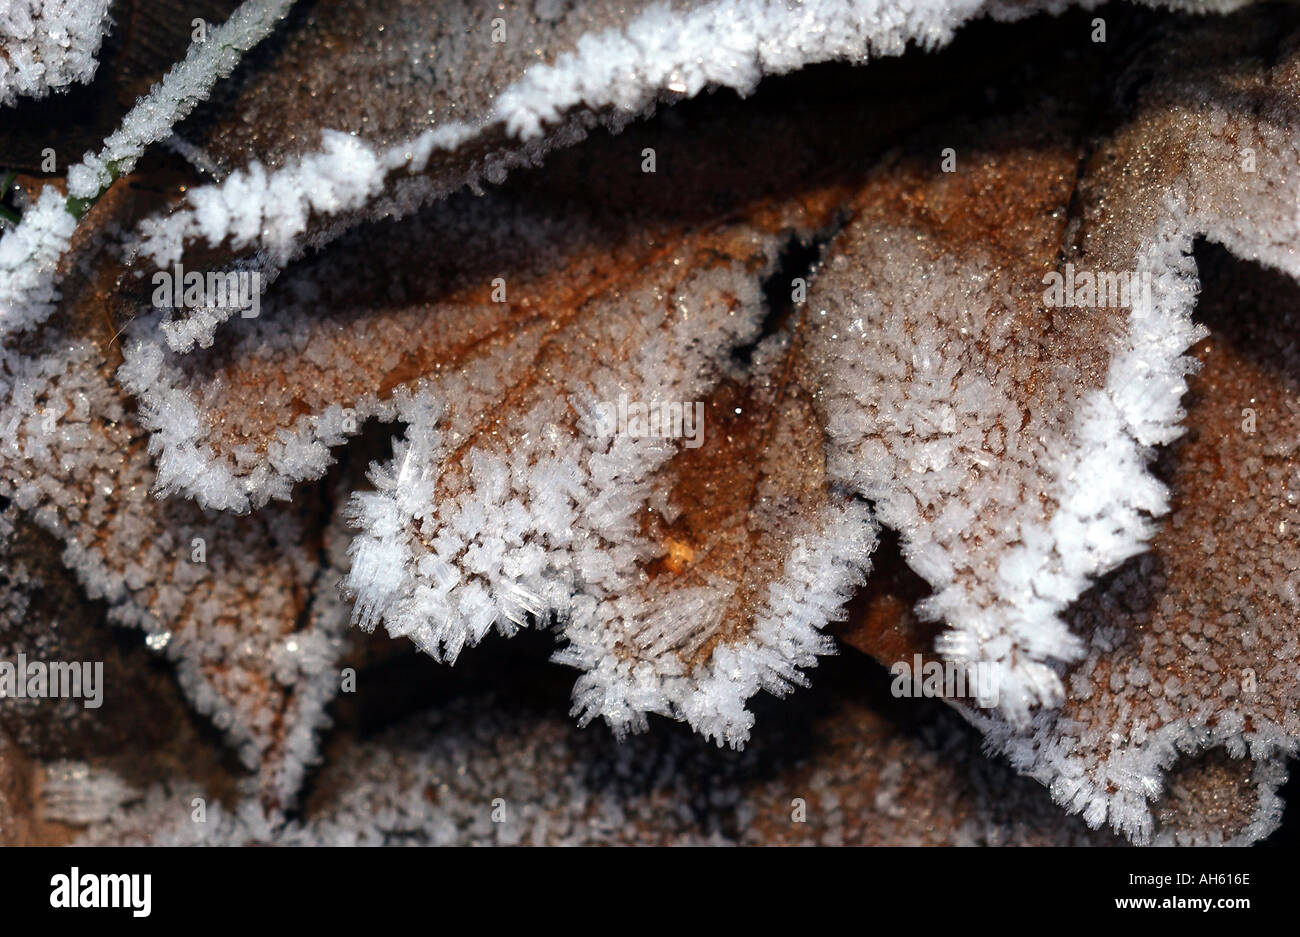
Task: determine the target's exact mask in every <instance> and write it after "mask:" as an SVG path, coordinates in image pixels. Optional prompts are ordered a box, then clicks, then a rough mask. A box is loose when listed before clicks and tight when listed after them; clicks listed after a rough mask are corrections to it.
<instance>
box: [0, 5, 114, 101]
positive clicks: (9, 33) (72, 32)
mask: <svg viewBox="0 0 1300 937" xmlns="http://www.w3.org/2000/svg"><path fill="white" fill-rule="evenodd" d="M108 7H109V0H4V3H2V4H0V107H9V106H11V105H13V104H14V103H15V102H16V101H17V99H18V98H20V97H36V98H39V97H44V96H45V95H47V94H49V93H50V92H51V91H63V90H64V89H66V88H67V87H68V86H69V85H73V84H78V83H84V82H88V81H90V79H91V78H92V77H94V75H95V69H96V68H98V67H99V62H98V61H97V60H96V59H95V56H96V55H97V54H98V53H99V45H100V43H101V42H102V41H103V39H104V34H105V33H106V32H108V27H109V24H110V22H111V21H110V19H109V15H108Z"/></svg>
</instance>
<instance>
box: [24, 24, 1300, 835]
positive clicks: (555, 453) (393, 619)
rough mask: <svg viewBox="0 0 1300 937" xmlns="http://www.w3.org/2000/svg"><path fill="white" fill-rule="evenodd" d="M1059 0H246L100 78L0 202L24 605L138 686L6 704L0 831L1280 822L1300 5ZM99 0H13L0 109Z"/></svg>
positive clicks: (968, 831)
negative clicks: (1082, 276) (691, 428)
mask: <svg viewBox="0 0 1300 937" xmlns="http://www.w3.org/2000/svg"><path fill="white" fill-rule="evenodd" d="M134 6H135V7H138V9H135V8H133V9H132V11H131V15H132V16H133V17H137V18H141V19H142V21H146V22H147V21H148V20H149V18H150V17H154V18H163V17H169V16H176V15H177V13H176V11H175V9H174V8H173V6H171V5H170V4H168V3H165V2H161V0H159V2H157V3H155V4H152V5H151V4H150V3H148V2H141V3H138V4H135V5H134ZM1083 6H1085V7H1087V8H1088V9H1087V10H1086V11H1079V10H1072V9H1070V8H1069V5H1068V4H1065V3H1060V2H1055V0H1052V2H1023V3H1022V2H1010V0H996V2H983V0H966V2H951V0H803V2H786V0H778V2H767V0H749V2H741V0H675V2H670V3H663V2H657V3H640V2H638V3H630V4H629V3H612V2H605V0H591V2H566V0H537V2H521V3H507V4H501V5H483V4H478V3H471V2H468V0H466V2H461V0H453V2H449V3H439V4H421V3H409V2H398V0H376V2H365V3H363V2H360V0H358V2H340V3H330V4H317V5H311V6H307V7H303V8H298V9H295V8H294V7H293V4H292V3H291V0H244V2H242V3H239V4H236V3H233V2H231V3H228V4H227V7H228V9H229V18H228V19H227V20H226V21H225V22H224V23H217V24H211V26H210V28H205V29H204V30H202V31H201V33H202V34H201V35H196V37H195V39H194V41H193V44H192V45H191V47H190V49H189V51H188V52H187V53H186V54H185V55H184V57H183V58H181V59H180V60H179V61H176V62H175V63H171V62H168V63H165V64H164V65H162V66H159V67H158V69H157V73H156V75H154V79H155V80H154V83H153V86H152V88H151V89H150V90H148V91H147V92H146V93H142V94H139V95H134V94H133V95H128V96H127V97H129V100H125V101H122V100H121V99H120V97H114V96H113V92H112V89H111V85H112V81H113V79H112V77H111V76H110V77H109V78H107V79H104V78H102V77H101V79H99V80H97V81H96V82H95V83H94V84H93V85H89V86H86V87H84V88H80V89H74V90H71V91H68V92H67V93H66V94H65V95H63V96H62V97H61V98H60V99H59V102H60V106H61V107H70V108H72V110H68V111H65V112H64V113H72V114H74V115H75V114H76V113H77V111H76V108H78V107H80V108H85V109H87V110H89V109H95V110H96V112H97V113H102V112H103V109H105V108H112V107H114V106H116V107H117V117H118V119H119V121H120V125H119V126H118V129H117V130H115V131H114V132H112V133H110V134H108V135H107V136H106V137H105V138H104V139H103V141H102V143H101V144H99V145H98V146H95V147H92V148H91V149H89V150H86V151H84V152H77V151H75V150H73V151H70V152H63V151H62V150H60V147H61V146H62V144H61V142H60V140H61V139H69V140H70V139H74V138H75V137H73V136H72V135H71V133H70V131H71V129H72V128H68V127H60V126H57V125H55V124H54V123H53V122H52V123H51V124H50V126H49V135H50V145H51V147H53V148H54V149H55V151H56V152H57V154H58V160H57V165H58V167H59V169H58V171H56V172H54V173H51V172H50V171H49V169H48V168H39V171H38V166H36V165H26V164H23V163H22V162H21V159H20V158H19V157H14V158H15V159H16V160H18V163H17V164H16V165H15V166H14V167H13V168H14V170H15V171H16V173H17V177H16V178H17V181H16V183H15V185H14V187H13V189H12V191H9V192H5V193H0V194H2V195H3V196H4V198H5V200H6V206H7V205H10V204H12V205H13V209H12V210H11V209H9V208H6V213H8V214H13V215H15V216H20V217H16V220H12V221H7V222H5V223H4V227H3V232H2V233H0V342H2V344H0V560H2V561H3V571H2V572H3V575H2V578H0V655H10V656H13V655H16V654H18V653H20V652H21V653H24V654H26V655H27V656H28V657H35V656H41V657H44V658H48V659H85V658H94V659H101V660H106V664H107V666H106V673H107V674H108V677H107V679H108V686H107V689H106V698H105V704H104V707H103V710H102V712H100V713H98V714H96V715H93V716H92V715H89V714H87V713H86V712H83V711H79V710H77V709H76V707H75V706H73V705H72V702H73V701H58V702H51V703H49V705H48V706H45V704H41V705H39V706H38V705H35V704H34V702H33V701H26V702H25V703H22V704H21V705H20V701H18V700H8V699H0V840H3V841H7V842H63V841H69V840H72V839H78V838H79V839H80V840H82V841H85V842H102V843H111V842H152V843H199V842H224V843H278V844H307V843H366V844H380V843H401V842H418V843H463V842H474V843H503V844H507V843H509V844H512V843H533V844H542V843H619V842H629V843H630V842H656V843H723V842H729V843H730V842H735V843H771V842H820V843H826V844H836V843H986V844H1003V843H1062V842H1090V843H1103V842H1110V841H1112V840H1113V839H1114V838H1115V837H1122V838H1124V839H1126V840H1127V841H1130V842H1134V843H1142V844H1145V843H1151V842H1164V843H1225V842H1241V843H1245V842H1253V841H1256V840H1259V839H1262V838H1265V837H1267V836H1268V835H1270V834H1271V833H1272V832H1273V831H1274V830H1275V829H1276V828H1277V826H1278V824H1279V823H1280V820H1281V811H1282V804H1281V800H1280V797H1279V793H1278V792H1279V789H1280V788H1281V786H1282V784H1283V783H1284V782H1285V780H1286V763H1287V759H1288V758H1290V757H1292V756H1294V754H1295V753H1296V747H1297V739H1298V738H1300V724H1298V723H1297V718H1298V717H1297V703H1298V702H1300V690H1298V689H1297V688H1298V687H1300V634H1298V632H1297V629H1296V624H1295V622H1296V606H1297V603H1300V573H1298V572H1297V570H1300V547H1298V546H1297V544H1296V541H1295V536H1296V530H1297V529H1300V528H1297V524H1300V517H1297V516H1295V515H1296V505H1297V499H1300V494H1297V490H1298V487H1300V448H1298V447H1300V405H1297V404H1296V402H1295V401H1296V400H1297V391H1298V390H1300V387H1298V386H1296V385H1300V356H1298V355H1297V352H1296V348H1297V347H1300V342H1298V341H1297V339H1300V319H1298V318H1297V315H1300V314H1297V312H1296V311H1295V310H1296V309H1297V308H1298V307H1297V303H1296V300H1297V299H1298V298H1300V283H1298V282H1297V281H1300V260H1297V255H1296V244H1297V243H1300V208H1298V207H1297V206H1300V16H1298V15H1297V14H1296V13H1295V12H1294V11H1292V10H1291V9H1290V8H1278V7H1274V6H1270V5H1262V6H1253V5H1249V4H1243V3H1240V2H1234V0H1224V2H1204V0H1192V2H1186V3H1160V4H1117V5H1113V6H1108V7H1103V8H1095V7H1094V5H1093V4H1090V3H1089V4H1083ZM1170 8H1172V9H1170ZM124 15H125V11H122V10H119V9H118V6H117V5H113V6H112V7H111V8H110V5H109V4H108V3H107V2H104V3H80V4H63V3H55V2H48V3H35V2H18V0H15V2H12V3H8V4H6V5H4V6H0V38H3V41H4V45H3V46H0V106H5V107H12V106H13V105H14V104H15V99H16V97H17V96H20V95H21V96H27V97H31V96H40V95H42V94H44V93H46V92H47V91H49V90H54V89H63V88H65V87H66V86H68V85H69V84H71V83H73V82H86V81H88V80H89V78H90V77H91V76H92V75H93V74H94V72H95V57H96V55H97V54H98V51H99V49H100V46H101V41H103V42H104V43H106V45H105V48H106V49H110V50H111V54H112V55H126V54H129V52H130V50H129V48H128V49H127V50H126V51H125V52H124V51H123V44H126V45H128V46H129V43H130V42H131V39H130V35H129V34H128V35H116V34H115V33H114V31H113V30H114V29H115V24H116V23H117V21H118V19H120V18H122V17H123V16H124ZM1098 22H1101V23H1103V24H1104V26H1105V36H1104V38H1103V39H1101V40H1099V39H1098V38H1097V28H1098V27H1097V23H1098ZM106 33H107V38H106V36H105V34H106ZM78 96H80V97H78ZM115 102H116V103H115ZM22 106H23V107H26V108H32V107H37V106H44V105H38V104H37V103H31V102H29V103H27V104H24V105H22ZM17 132H19V131H14V132H11V131H8V130H6V129H5V128H4V125H2V124H0V176H4V175H7V173H5V172H3V170H6V169H8V168H9V167H7V166H5V165H4V164H3V161H4V160H5V159H6V158H7V156H6V153H8V152H15V153H16V152H19V150H17V149H15V143H14V141H13V140H12V139H10V137H13V136H14V135H15V134H16V133H17ZM22 132H26V131H22ZM61 133H62V134H64V135H65V136H64V137H60V134H61ZM7 135H8V136H7ZM69 145H70V144H69ZM65 149H66V147H65ZM1067 270H1068V271H1070V277H1071V278H1072V277H1073V276H1074V271H1086V272H1088V273H1089V278H1088V281H1087V282H1088V287H1087V288H1088V292H1087V293H1086V294H1080V295H1079V296H1075V295H1071V296H1070V297H1069V301H1066V302H1062V301H1059V299H1058V300H1053V299H1052V298H1051V296H1050V291H1046V290H1045V284H1047V283H1050V282H1051V281H1052V277H1053V276H1056V277H1058V278H1059V277H1060V276H1061V275H1062V274H1063V273H1064V272H1065V271H1067ZM182 271H190V272H192V273H197V274H200V276H199V277H198V282H197V285H194V286H190V285H189V283H188V281H186V282H185V285H184V290H183V293H184V302H183V303H181V304H179V305H177V304H175V303H171V302H168V303H158V302H157V301H156V299H155V298H154V296H155V284H156V283H157V282H158V281H157V276H158V275H159V274H164V275H167V276H171V275H175V276H177V277H183V274H182ZM206 274H213V276H210V277H209V276H205V275H206ZM1093 275H1095V276H1096V279H1095V280H1094V279H1093ZM248 277H251V278H252V281H251V282H252V283H253V284H254V287H253V288H254V289H257V290H258V291H259V298H258V302H257V304H256V305H255V309H256V310H257V314H256V315H251V314H249V309H248V308H242V309H241V308H236V306H234V305H233V304H232V303H231V302H230V301H229V299H230V295H231V293H230V292H229V291H225V290H223V291H222V292H223V293H224V296H223V295H218V293H217V292H216V291H214V290H213V289H212V284H213V283H214V282H225V279H224V278H229V282H232V283H233V282H236V281H238V280H239V278H248ZM1103 277H1105V278H1107V279H1108V280H1109V282H1112V283H1118V282H1119V281H1120V279H1121V278H1123V279H1124V282H1125V283H1126V284H1127V283H1129V282H1131V283H1132V284H1133V288H1132V290H1131V291H1130V292H1128V293H1126V294H1125V299H1124V300H1123V301H1110V300H1104V301H1101V302H1097V301H1096V296H1097V289H1098V287H1099V285H1100V283H1101V282H1102V279H1103ZM241 282H242V281H241ZM1070 282H1071V283H1073V280H1072V279H1071V280H1070ZM1113 299H1114V297H1113V296H1112V297H1111V300H1113ZM627 401H632V402H633V403H634V404H636V405H637V406H640V407H643V408H648V409H652V410H656V412H658V411H659V410H663V411H664V412H671V408H672V407H674V406H676V407H677V408H678V412H681V411H682V409H683V408H690V409H689V412H691V413H694V412H696V409H695V408H697V407H698V412H700V413H702V414H703V421H702V423H701V424H700V426H699V427H698V428H699V429H700V430H701V435H699V436H698V437H697V438H695V439H694V440H691V441H690V444H688V440H687V439H686V438H684V436H683V435H682V434H680V433H678V434H673V433H662V432H631V431H628V430H627V428H626V427H620V428H619V429H618V430H617V431H613V432H611V431H610V427H609V416H610V414H611V412H614V411H615V410H618V408H619V407H621V406H622V407H625V406H626V402H627ZM110 628H112V629H117V630H115V631H110V630H109V629H110ZM507 638H508V639H511V640H509V641H506V640H503V639H507ZM837 651H838V652H840V656H839V658H838V659H837V660H836V661H834V662H832V663H830V664H827V663H825V662H822V663H819V661H823V659H824V658H826V657H827V656H828V655H832V654H835V653H836V652H837ZM914 654H925V655H931V656H934V657H935V658H936V659H939V660H941V661H944V662H947V663H948V664H950V665H952V666H953V667H955V668H956V669H957V670H959V671H961V672H967V671H969V672H971V673H974V672H975V671H976V670H977V669H979V668H983V670H982V671H981V672H986V673H991V674H992V675H993V676H994V677H995V678H996V685H997V688H998V697H997V700H996V703H995V705H993V706H991V707H986V708H980V707H979V706H976V705H975V702H974V701H973V700H970V699H965V698H959V697H952V698H949V699H947V700H931V701H912V700H897V699H893V698H892V697H890V695H889V693H888V692H887V689H888V686H889V678H888V677H887V676H886V674H885V670H884V669H881V668H880V667H879V666H878V665H879V664H883V665H884V667H885V668H889V667H890V666H891V665H893V664H894V663H895V662H896V661H899V660H911V659H912V657H913V655H914ZM159 657H161V658H164V659H165V660H167V661H169V662H170V663H171V665H172V666H171V669H170V671H167V670H162V669H160V668H159V667H158V665H157V660H158V658H159ZM548 658H549V659H548ZM873 660H874V662H873ZM823 674H825V677H824V679H821V680H819V677H820V676H821V675H823ZM557 680H559V681H560V683H561V684H567V692H566V688H565V687H564V686H559V687H557V685H556V684H557ZM810 685H811V688H810ZM796 688H801V689H800V692H798V693H793V692H792V691H793V690H795V689H796ZM778 700H779V702H778ZM557 701H558V706H559V709H558V710H557V709H556V706H557ZM42 707H44V708H42ZM142 713H148V714H149V715H148V717H147V718H145V719H144V720H143V721H144V722H148V723H149V725H148V727H143V728H142V725H141V723H142V718H141V714H142ZM673 721H676V722H681V723H684V724H685V725H686V726H687V727H688V728H689V729H690V730H693V733H687V732H685V731H681V732H679V731H676V730H675V729H674V728H673V727H672V726H671V725H670V724H669V723H671V722H673ZM207 724H210V725H211V726H215V727H216V729H218V730H219V733H220V736H221V738H222V741H223V744H224V745H225V746H227V747H228V748H229V749H230V750H233V751H234V752H235V753H236V754H237V755H238V759H237V761H238V767H235V766H233V765H232V764H231V762H230V761H229V760H228V759H225V758H224V757H223V754H224V753H223V751H222V750H221V749H220V748H219V747H218V746H217V745H215V744H213V743H212V742H211V740H210V738H209V733H207V732H206V728H207ZM602 726H603V728H602ZM379 729H382V731H377V730H379ZM327 738H328V739H329V740H330V744H329V746H324V745H323V742H324V740H325V739H327ZM323 751H328V752H329V755H328V757H325V756H324V755H323V754H322V752H323ZM985 752H987V753H989V754H985ZM37 792H39V794H38V793H37ZM702 792H704V793H702ZM199 793H201V795H202V796H203V797H204V798H205V799H207V800H208V801H210V810H209V816H208V819H207V820H206V821H204V822H202V823H196V822H194V818H193V812H192V810H191V803H192V800H193V798H194V797H195V796H196V795H197V794H199ZM498 802H499V803H498ZM791 803H799V804H802V807H799V808H798V809H799V810H804V811H806V813H807V816H806V817H804V818H801V820H800V821H799V822H797V823H793V824H792V822H791V816H790V805H791ZM805 821H806V822H805Z"/></svg>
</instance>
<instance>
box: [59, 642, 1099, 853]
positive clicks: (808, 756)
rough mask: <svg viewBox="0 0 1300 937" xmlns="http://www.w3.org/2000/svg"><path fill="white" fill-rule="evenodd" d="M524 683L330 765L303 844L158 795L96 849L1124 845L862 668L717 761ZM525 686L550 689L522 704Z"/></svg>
mask: <svg viewBox="0 0 1300 937" xmlns="http://www.w3.org/2000/svg"><path fill="white" fill-rule="evenodd" d="M484 656H485V657H487V658H491V657H492V656H493V652H487V651H486V650H485V651H484ZM493 663H494V665H496V666H499V665H500V664H501V663H503V661H501V660H499V659H498V660H495V661H494V662H493ZM513 666H514V673H515V676H516V678H517V679H516V681H515V682H514V683H513V684H512V687H511V688H498V689H496V690H492V689H490V688H489V689H480V690H475V691H472V692H462V695H461V696H460V697H459V698H458V700H457V701H454V702H451V703H449V704H447V705H445V706H443V707H440V708H439V709H437V710H434V711H431V712H429V713H427V714H425V715H422V716H419V717H417V718H414V719H411V720H408V721H406V722H404V723H402V724H399V725H397V726H395V727H393V728H391V729H389V730H388V731H386V732H385V733H383V734H382V735H381V736H379V737H376V738H373V739H370V740H367V741H362V742H356V741H353V742H349V743H348V744H346V745H345V746H343V747H341V748H339V749H338V750H335V751H332V752H331V757H330V758H329V760H328V766H327V767H326V769H324V771H323V772H322V774H321V775H320V777H319V778H318V779H317V781H316V782H315V784H314V786H313V791H312V794H311V796H310V797H309V798H308V801H307V803H306V804H305V805H304V810H303V814H302V818H301V820H299V821H295V822H294V823H292V824H290V825H288V826H286V827H280V828H275V827H272V826H269V825H267V824H265V822H264V818H262V817H261V816H260V815H259V814H257V813H256V812H255V811H252V810H248V809H245V810H243V811H242V812H241V811H232V810H229V809H224V808H220V807H218V808H216V809H214V810H212V811H210V812H209V817H208V823H207V824H203V825H199V824H194V823H190V822H182V818H183V817H184V812H183V808H184V807H185V805H186V803H187V801H185V800H184V792H185V791H186V790H189V789H188V788H184V787H177V788H175V789H170V790H169V789H165V788H162V787H160V788H159V789H158V790H156V791H153V792H151V793H150V794H149V795H148V796H147V797H146V798H144V799H143V800H142V801H140V802H138V803H136V804H134V805H132V806H131V807H130V809H128V810H126V811H123V812H122V814H120V815H119V816H118V818H117V819H116V820H115V822H113V823H111V824H106V825H104V826H101V827H99V828H97V829H93V830H89V831H87V832H86V833H85V834H84V835H83V838H82V839H81V841H82V842H99V843H139V842H153V843H177V844H188V843H195V842H205V843H241V844H242V843H268V842H269V843H276V844H281V845H291V844H332V845H344V844H349V845H350V844H365V845H385V844H387V845H397V844H408V845H416V844H431V845H433V844H442V845H450V844H458V845H471V844H483V845H486V844H519V845H584V844H585V845H602V844H607V845H614V844H657V845H688V844H695V845H710V844H712V845H727V844H739V845H756V844H763V843H781V844H788V845H816V844H821V845H1029V844H1037V845H1064V844H1111V843H1114V842H1116V840H1115V839H1114V838H1113V837H1110V836H1109V835H1107V834H1106V833H1098V832H1093V831H1089V830H1088V829H1087V828H1086V827H1085V826H1084V825H1083V823H1082V822H1080V821H1079V820H1078V818H1075V817H1065V816H1064V815H1063V814H1062V813H1061V812H1060V811H1059V810H1058V809H1057V808H1056V807H1055V806H1054V805H1053V804H1052V803H1051V801H1050V798H1049V797H1048V796H1047V793H1046V792H1045V791H1043V790H1042V788H1041V787H1039V786H1038V785H1037V784H1035V783H1034V782H1032V781H1030V780H1028V779H1025V778H1019V777H1017V776H1016V775H1015V774H1014V773H1013V772H1011V771H1010V769H1008V768H1007V767H1006V766H1005V765H1001V764H998V763H996V762H993V761H990V760H988V759H987V758H984V757H983V756H982V755H981V753H980V751H979V740H978V736H977V735H975V734H974V733H972V732H971V731H970V730H969V728H967V727H964V726H962V725H961V723H960V720H958V719H957V718H956V717H955V716H953V715H951V714H949V713H945V712H942V711H941V707H935V706H934V705H933V704H929V708H926V707H925V706H923V707H921V708H916V707H913V706H910V705H907V706H903V705H900V704H898V703H894V702H893V701H890V700H889V699H888V698H887V697H885V698H883V699H882V698H881V697H880V696H879V695H876V694H873V693H872V692H871V691H869V690H868V688H869V687H870V686H871V685H872V684H873V682H874V681H873V674H872V673H871V671H872V670H873V669H874V665H869V664H867V663H866V662H865V660H864V659H861V658H859V659H857V660H852V659H848V660H844V659H841V660H837V661H833V662H830V663H828V664H826V665H825V666H824V667H823V671H824V673H822V674H820V675H821V676H824V677H825V679H824V680H819V681H818V685H817V686H816V687H815V688H814V689H813V690H811V691H810V692H809V693H806V694H800V695H799V696H798V697H796V698H794V699H792V700H787V701H782V702H781V703H780V705H779V707H776V708H773V709H772V711H770V712H766V713H764V717H763V718H762V719H761V720H760V721H759V729H758V730H757V731H756V733H755V737H754V739H753V740H752V741H751V743H750V744H749V745H748V746H747V747H746V749H745V750H744V751H743V752H733V751H730V750H726V749H723V750H718V749H714V748H712V747H711V746H700V745H699V744H698V741H697V740H693V739H692V738H691V737H689V736H687V735H685V734H683V733H681V732H678V731H675V729H674V727H671V726H668V725H665V724H660V725H657V726H655V727H653V728H652V730H651V731H650V732H649V733H647V734H645V735H638V736H635V737H633V738H630V739H627V740H624V741H622V742H619V741H617V740H615V739H613V738H611V737H610V736H609V735H608V734H607V733H593V732H591V731H590V730H580V729H577V728H576V727H574V726H573V724H572V720H570V719H568V718H567V717H566V716H565V713H564V711H563V709H562V708H559V707H556V705H555V703H556V697H555V692H556V691H557V690H560V691H562V689H563V686H564V682H565V681H564V678H563V677H560V678H559V679H558V680H557V678H556V675H555V674H550V675H549V677H548V676H547V675H546V674H545V673H539V672H537V671H536V670H535V669H534V668H536V664H534V665H532V667H529V666H527V665H524V666H520V665H519V663H518V662H516V663H515V664H514V665H513ZM489 673H490V671H489ZM367 682H368V678H366V677H363V679H362V685H366V683H367ZM493 682H495V681H494V680H492V679H489V678H485V680H484V683H485V684H486V685H487V686H488V687H490V686H491V684H492V683H493ZM521 686H533V687H534V689H532V690H530V691H529V692H527V693H524V692H521V691H520V689H519V688H520V687H521ZM832 688H834V689H832ZM485 790H490V791H492V792H493V796H494V797H499V798H500V801H501V804H502V805H504V811H505V813H504V814H503V815H502V816H503V819H502V820H501V822H493V820H492V810H493V806H492V804H491V803H489V802H488V801H485V800H484V798H483V792H484V791H485ZM178 810H179V811H181V813H180V814H179V815H178Z"/></svg>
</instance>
